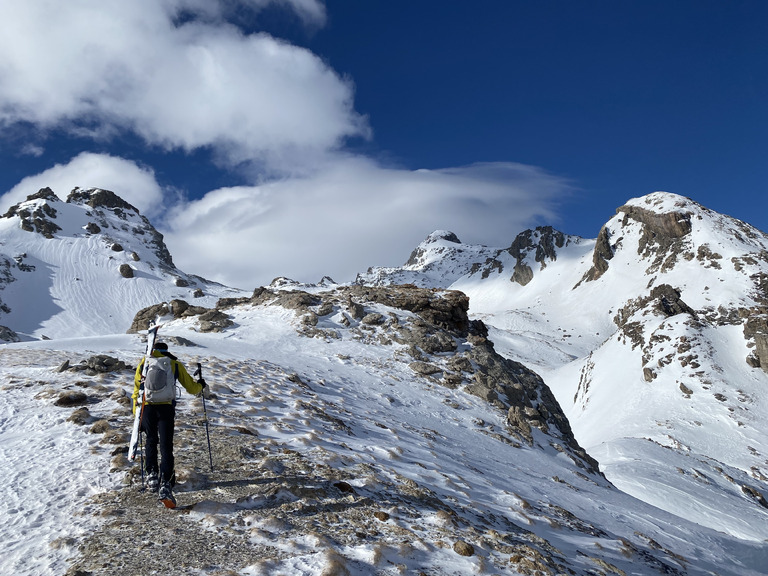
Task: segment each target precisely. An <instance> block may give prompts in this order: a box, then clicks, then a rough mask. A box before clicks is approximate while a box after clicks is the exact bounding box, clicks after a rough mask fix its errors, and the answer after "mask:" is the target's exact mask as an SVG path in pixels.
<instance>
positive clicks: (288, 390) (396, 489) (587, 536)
mask: <svg viewBox="0 0 768 576" xmlns="http://www.w3.org/2000/svg"><path fill="white" fill-rule="evenodd" d="M426 293H428V292H425V294H426ZM364 294H365V293H364V291H360V292H357V293H354V292H353V293H350V292H336V293H334V292H329V293H327V294H325V295H322V296H317V295H316V296H312V297H310V296H308V295H307V294H306V293H305V294H304V295H302V294H301V293H286V295H285V297H284V298H279V297H278V295H277V294H276V293H271V294H270V293H265V294H262V297H261V303H256V301H251V302H248V303H246V302H243V303H241V304H237V305H235V306H233V307H232V308H229V309H228V310H227V312H228V314H230V316H231V317H232V319H233V320H234V322H235V326H236V329H233V330H231V331H230V330H228V331H225V332H223V333H201V332H199V331H198V329H197V324H196V321H195V320H194V319H193V318H184V319H177V320H173V321H169V322H167V323H166V324H165V325H164V326H163V338H164V339H166V340H169V341H170V342H172V343H173V342H177V341H178V342H184V343H185V344H186V345H185V346H179V345H174V346H173V349H174V351H175V352H176V353H178V354H179V356H180V358H181V359H182V360H183V361H184V362H186V363H187V365H188V366H191V365H194V362H198V361H199V362H201V363H202V365H203V370H204V374H205V375H206V378H207V380H208V381H209V382H210V384H211V386H212V389H213V392H214V394H215V398H212V399H210V400H209V401H208V402H207V413H208V416H209V418H210V423H211V425H210V436H211V442H212V446H213V449H212V453H213V459H214V469H213V471H211V470H210V468H209V462H208V453H207V450H206V444H205V432H204V429H203V427H202V425H201V413H202V406H201V405H200V403H199V401H198V400H194V399H190V398H189V397H185V398H183V400H182V403H181V404H180V406H179V409H178V417H177V430H178V434H177V442H176V444H177V464H176V466H177V471H178V473H179V479H180V483H179V485H178V488H177V497H178V500H179V504H180V506H181V508H180V509H179V510H176V511H167V510H165V509H164V508H162V507H158V504H157V503H156V502H155V501H154V498H153V497H152V496H150V495H148V494H142V493H139V492H138V491H137V489H136V488H137V484H134V485H133V486H128V487H126V488H124V489H122V490H113V491H111V492H101V493H100V494H98V495H96V496H93V495H92V494H93V492H97V491H99V490H104V489H105V488H110V487H116V485H117V484H118V483H119V482H120V481H121V480H122V479H123V477H124V476H125V473H126V471H127V470H128V471H130V467H129V466H126V465H125V463H124V462H123V463H121V456H120V453H119V451H115V450H114V446H115V444H114V442H118V446H119V445H120V444H119V443H120V442H121V441H122V440H124V439H125V436H126V435H127V431H128V430H129V426H130V414H129V412H128V410H127V408H126V402H124V399H125V396H124V395H125V394H127V393H128V391H129V390H130V379H131V373H130V371H126V372H120V371H118V372H114V373H107V374H97V375H93V376H87V374H84V373H83V372H74V373H73V372H70V371H65V372H62V373H60V372H58V371H57V366H58V365H59V364H60V363H61V362H62V361H63V360H64V359H68V360H70V362H71V363H72V364H74V365H76V364H77V362H78V361H79V360H80V359H85V358H87V357H88V356H89V355H91V354H94V353H107V354H109V355H112V356H116V357H119V358H120V359H123V360H125V361H126V362H128V363H135V361H137V360H138V358H139V354H140V352H139V350H140V349H141V343H140V341H139V338H138V337H137V336H130V335H123V336H119V337H112V338H110V339H77V340H66V339H64V340H59V341H45V342H38V343H26V344H9V345H6V346H5V348H4V349H3V350H2V351H0V353H2V357H3V362H2V363H1V364H0V372H1V373H2V376H3V379H4V380H6V381H9V382H10V384H9V385H8V386H7V387H6V392H8V393H9V394H6V395H4V396H8V395H10V396H11V397H12V398H13V401H12V402H10V403H8V402H7V401H6V403H5V406H6V408H5V410H6V417H4V418H3V420H2V425H0V435H1V436H2V440H3V444H2V445H3V446H7V445H8V443H7V441H8V439H9V438H10V439H14V438H17V439H18V436H19V434H21V433H22V432H21V430H22V428H20V427H19V424H18V420H17V418H19V417H28V415H30V414H37V415H38V416H37V418H36V419H38V420H39V421H40V422H41V424H42V423H43V422H45V423H47V424H45V425H40V426H37V425H35V426H26V427H24V428H23V433H24V434H25V435H26V440H25V441H26V442H27V443H28V444H29V445H34V446H37V447H39V453H38V455H39V457H40V458H42V459H45V460H44V461H45V465H43V464H42V463H41V464H40V465H37V466H29V465H26V461H25V460H24V458H26V456H25V451H24V450H23V449H21V447H20V446H19V445H18V442H16V443H15V444H13V445H12V447H11V448H10V449H5V450H3V451H2V452H0V458H1V459H2V466H0V474H2V475H3V476H2V478H0V479H2V482H0V486H1V487H2V490H4V492H3V497H2V498H0V506H2V512H3V516H4V517H10V518H12V522H10V523H5V524H4V525H3V527H1V528H0V536H2V538H3V541H4V545H5V549H6V553H5V555H4V558H3V562H4V566H6V567H7V568H8V570H10V571H11V572H13V573H14V574H61V573H63V570H64V569H65V568H66V566H67V558H68V557H70V558H71V559H70V562H72V563H73V565H72V569H71V571H77V570H79V571H80V572H79V573H88V572H92V573H99V574H103V575H112V574H120V575H123V576H125V575H131V574H143V573H145V570H146V566H147V565H151V566H153V568H154V569H155V570H158V571H161V572H162V573H163V574H169V575H175V574H203V573H205V574H224V573H227V574H243V575H257V574H259V575H267V574H286V575H318V576H319V575H321V574H350V575H352V576H363V575H373V574H377V575H387V574H420V573H421V574H436V575H470V574H575V575H587V574H601V573H602V574H644V575H651V574H678V575H682V574H687V575H704V574H712V573H717V574H720V575H722V576H726V575H733V576H737V575H738V576H756V575H758V574H761V573H763V572H762V570H763V567H764V566H765V565H766V562H768V551H766V549H765V547H764V546H763V544H762V543H761V542H755V541H754V538H753V537H749V538H740V537H739V536H738V535H729V534H724V533H722V532H718V531H716V530H714V529H712V528H708V527H703V526H700V525H696V524H694V523H692V522H689V521H686V520H684V519H681V518H680V517H678V516H675V515H673V514H669V513H666V512H662V511H661V510H659V509H658V508H655V507H653V506H650V505H647V504H644V503H642V502H640V501H639V500H636V499H634V498H633V497H632V496H630V495H627V494H625V493H623V492H621V491H619V490H617V489H616V488H614V487H612V486H611V485H610V484H609V483H607V482H606V481H605V480H604V479H602V478H601V477H599V476H597V475H595V474H593V473H590V472H589V471H588V470H587V469H585V468H584V466H583V464H580V463H579V461H578V459H574V458H573V457H571V456H569V455H568V454H569V453H568V451H567V449H566V450H564V449H563V446H562V445H561V441H560V440H559V438H558V437H557V436H554V435H552V432H546V431H544V430H543V429H536V430H534V431H533V441H532V443H528V442H521V441H520V439H519V438H518V437H517V436H516V435H514V434H510V431H509V427H508V422H507V421H506V418H505V412H504V411H502V410H499V409H498V408H497V407H495V406H494V405H493V404H491V403H489V402H488V401H486V400H484V399H482V398H480V397H478V396H477V395H474V394H470V393H469V392H468V388H469V387H468V386H466V385H460V386H458V387H455V388H451V387H448V386H446V385H445V384H444V382H443V380H441V379H439V378H436V377H435V376H434V375H433V376H419V375H417V374H415V373H414V368H413V366H412V362H411V360H412V359H411V358H409V354H407V349H408V347H407V345H400V344H397V343H396V342H395V340H394V339H395V338H396V337H397V336H398V334H401V333H402V332H401V328H402V327H408V326H410V327H411V328H412V329H413V330H416V329H417V328H418V327H420V326H423V325H424V323H425V322H426V324H427V325H431V324H430V323H429V321H427V320H426V319H427V318H429V315H425V316H423V317H422V316H419V315H415V314H414V313H413V312H410V311H408V310H403V309H401V308H398V307H394V306H386V305H382V304H380V303H376V302H371V301H368V300H365V299H364V298H363V296H364ZM422 297H423V296H422ZM313 298H318V300H313ZM297 301H301V302H303V304H302V305H301V306H299V307H298V308H296V307H295V304H296V302H297ZM434 305H435V306H436V308H435V309H440V307H441V306H442V304H441V300H440V299H439V298H437V299H435V300H434ZM286 306H287V307H286ZM358 306H360V307H362V308H363V310H362V317H361V318H360V319H356V317H355V315H354V313H353V311H354V309H356V308H357V307H358ZM310 312H314V313H315V314H317V315H318V321H317V323H314V322H307V320H306V317H307V315H308V314H309V313H310ZM376 314H382V315H383V316H384V317H385V318H389V321H388V322H385V323H377V322H372V319H371V316H370V315H374V316H375V315H376ZM357 316H360V314H358V315H357ZM364 318H368V320H366V321H364V320H363V319H364ZM387 342H388V343H387ZM472 347H473V345H471V344H469V342H461V343H460V344H459V349H458V350H457V353H464V352H466V351H469V350H471V348H472ZM450 357H451V355H449V354H446V353H445V352H442V353H434V354H432V355H430V356H429V360H430V361H432V362H444V361H447V360H449V359H450ZM466 369H467V370H475V368H472V367H470V366H467V367H466ZM70 391H81V392H84V393H85V394H86V396H87V399H86V400H85V402H86V409H85V411H84V412H83V409H82V408H78V409H76V408H72V407H69V408H67V407H58V406H55V404H54V402H55V400H56V399H57V398H59V397H60V396H61V395H62V394H64V393H67V392H70ZM78 411H79V412H78ZM75 416H77V417H75ZM67 419H70V420H73V421H74V422H81V423H83V424H84V426H82V427H80V428H78V426H77V425H76V424H75V423H72V422H67ZM89 428H90V430H91V431H92V432H95V433H92V434H88V433H87V429H89ZM78 430H79V433H78ZM62 434H66V435H67V436H65V437H62V436H61V435H62ZM63 443H66V450H67V454H66V455H67V458H61V451H62V449H63V446H62V444H63ZM116 453H117V456H110V454H116ZM666 457H667V459H668V460H666V461H664V464H669V465H672V463H674V462H677V461H678V457H677V454H676V453H675V452H672V451H669V452H667V454H666ZM110 458H112V464H111V471H110V472H108V470H109V469H110V466H109V465H108V462H109V459H110ZM99 460H101V466H99V464H98V462H99ZM73 462H77V463H81V462H82V464H78V465H75V466H73V465H72V463H73ZM90 475H94V476H95V477H96V478H97V480H96V481H94V482H90V481H89V476H90ZM51 476H53V477H55V478H57V480H56V481H53V480H52V479H51ZM130 477H132V478H133V480H134V482H136V483H138V481H139V478H138V476H137V475H136V470H135V469H134V470H133V475H132V476H131V475H130V474H129V478H130ZM14 485H25V486H38V487H37V488H36V489H35V490H34V493H33V492H32V491H22V492H20V493H16V494H15V495H11V492H13V491H14V489H13V488H12V486H14ZM701 490H702V493H703V494H705V495H706V494H708V491H709V490H710V488H709V487H708V486H706V485H704V484H703V485H702V488H701ZM46 503H47V506H46ZM680 504H681V505H683V502H682V501H681V503H680ZM734 505H735V508H734V511H733V513H734V514H736V513H737V512H738V511H741V512H745V511H748V509H749V505H748V504H747V503H746V500H742V501H736V502H734ZM30 510H35V512H34V513H28V511H30ZM710 513H711V514H712V515H716V514H718V512H716V511H711V512H710ZM70 517H71V518H72V519H71V520H70ZM63 526H64V527H67V528H62V527H63ZM158 533H162V534H170V535H172V539H173V540H172V542H173V543H172V545H171V546H164V545H160V544H159V543H158V542H157V536H156V535H157V534H158ZM83 534H88V536H87V537H83ZM49 540H50V541H53V542H54V543H55V546H54V547H53V548H51V547H49V546H48V541H49ZM125 547H127V548H128V549H129V550H130V552H129V553H126V552H125Z"/></svg>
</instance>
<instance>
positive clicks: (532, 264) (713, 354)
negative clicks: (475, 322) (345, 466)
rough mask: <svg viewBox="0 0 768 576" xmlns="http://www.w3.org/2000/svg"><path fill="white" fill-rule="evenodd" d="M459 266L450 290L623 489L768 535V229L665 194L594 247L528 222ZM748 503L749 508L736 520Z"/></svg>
mask: <svg viewBox="0 0 768 576" xmlns="http://www.w3.org/2000/svg"><path fill="white" fill-rule="evenodd" d="M520 246H527V249H526V250H522V251H521V250H520V249H519V247H520ZM461 251H462V253H464V254H472V252H473V249H472V248H470V247H464V248H462V250H461ZM432 266H433V267H437V268H439V264H434V263H433V264H432ZM463 269H468V270H470V272H469V273H468V274H465V275H463V276H462V277H461V278H458V279H455V278H453V277H450V276H448V277H447V280H448V281H447V282H442V283H438V285H444V286H450V288H452V289H457V290H461V291H463V292H465V293H466V294H467V295H469V296H470V312H471V315H472V316H473V317H474V318H479V319H482V320H483V321H484V322H485V323H486V324H487V325H488V326H489V327H490V337H491V339H492V340H493V341H494V342H495V343H496V347H497V349H498V350H499V351H500V352H502V353H503V354H504V355H505V356H507V357H509V358H512V359H514V360H517V361H520V362H522V363H523V364H525V365H527V366H529V367H531V368H533V369H535V370H536V371H538V372H539V373H540V374H541V375H542V376H543V377H544V380H545V381H546V382H547V384H548V385H549V386H550V388H551V389H552V390H553V392H554V393H555V395H556V396H557V398H558V400H559V401H560V404H561V405H562V406H563V409H564V411H565V413H566V414H567V415H568V418H569V420H570V422H571V425H572V427H573V430H574V433H575V435H576V438H577V439H578V440H579V442H580V443H581V444H582V445H583V446H585V448H587V450H588V451H589V452H590V454H592V455H593V456H595V457H596V458H597V459H598V461H599V462H600V464H601V469H602V470H603V471H604V472H605V474H606V476H607V477H608V478H609V479H610V480H611V481H612V482H614V483H615V484H616V485H617V486H619V487H620V488H622V489H624V490H626V491H627V492H629V493H631V494H633V495H636V496H637V497H638V498H642V499H644V500H645V501H647V502H650V503H652V504H654V505H656V506H659V507H660V508H662V509H665V510H668V511H670V512H673V513H674V514H678V515H680V516H681V517H685V518H688V519H690V520H693V521H696V522H699V523H701V524H703V525H707V526H710V527H713V528H716V529H718V530H723V531H726V532H729V533H732V534H738V535H740V536H741V537H745V538H753V539H756V540H762V539H765V538H766V537H768V531H767V529H766V523H765V518H766V515H765V513H766V508H765V500H763V499H761V498H762V497H761V496H756V493H757V494H758V495H762V494H765V493H768V484H766V482H767V481H768V457H767V456H766V455H768V419H766V418H765V414H766V413H767V410H768V375H767V374H766V372H765V371H764V370H762V369H761V368H760V366H761V365H762V366H763V367H768V352H766V350H767V349H768V347H767V346H766V337H767V336H766V334H768V323H766V312H767V311H768V306H767V304H768V293H767V292H766V278H768V237H766V235H765V234H764V233H762V232H760V231H758V230H756V229H754V228H752V227H750V226H748V225H747V224H745V223H743V222H741V221H738V220H735V219H733V218H730V217H728V216H725V215H722V214H718V213H715V212H712V211H710V210H708V209H706V208H704V207H703V206H700V205H699V204H697V203H696V202H693V201H691V200H690V199H687V198H683V197H681V196H677V195H674V194H668V193H660V192H659V193H654V194H650V195H648V196H645V197H642V198H636V199H633V200H630V201H629V202H628V203H627V204H626V205H625V206H622V207H620V208H619V209H618V210H617V214H616V216H615V217H614V218H612V219H611V220H610V221H609V222H608V223H606V225H605V226H604V227H603V229H602V230H601V231H600V234H599V235H598V237H597V239H595V240H584V239H580V238H573V237H567V236H564V235H559V234H558V233H553V232H552V231H551V230H546V229H537V230H533V231H526V232H525V233H523V234H521V235H520V236H519V237H518V238H517V239H516V240H515V242H514V243H513V244H512V247H510V248H509V249H506V250H498V251H497V255H496V256H495V257H494V258H493V259H491V260H485V261H482V260H480V259H478V260H475V261H474V263H473V262H471V261H465V262H463ZM412 273H413V272H412ZM391 278H397V276H396V273H395V271H390V272H389V274H388V275H379V279H380V281H381V282H382V283H387V282H389V281H390V279H391ZM427 284H428V282H427ZM670 451H673V452H674V453H675V454H676V455H677V457H678V458H679V460H677V461H676V460H675V459H674V458H673V459H670V458H669V457H668V456H669V453H670ZM705 487H706V490H704V491H703V490H702V489H703V488H705ZM745 498H747V499H752V503H753V504H754V505H753V506H752V508H751V510H750V512H749V513H746V512H744V513H742V512H741V511H740V512H738V513H736V514H730V513H729V511H730V510H734V509H735V508H734V501H743V500H744V499H745ZM736 509H739V508H736ZM712 510H717V511H718V513H717V514H714V513H712ZM739 510H740V509H739Z"/></svg>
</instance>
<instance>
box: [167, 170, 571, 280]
mask: <svg viewBox="0 0 768 576" xmlns="http://www.w3.org/2000/svg"><path fill="white" fill-rule="evenodd" d="M568 188H569V186H568V183H567V182H566V181H564V180H562V179H560V178H557V177H554V176H551V175H549V174H546V173H545V172H543V171H542V170H540V169H538V168H534V167H530V166H524V165H520V164H512V163H496V164H477V165H473V166H467V167H462V168H452V169H446V170H432V171H429V170H418V171H408V170H397V169H388V168H382V167H380V166H377V165H376V164H374V163H372V162H371V161H368V160H364V159H360V158H356V159H346V160H344V161H339V162H336V163H334V164H332V165H329V166H327V167H326V169H325V170H323V171H322V172H320V173H318V174H317V175H315V176H313V177H308V178H294V179H286V180H282V181H277V182H272V183H269V184H265V185H262V186H254V187H238V188H224V189H220V190H215V191H212V192H210V193H209V194H207V195H206V196H205V197H204V198H202V199H200V200H197V201H194V202H190V203H188V204H184V205H181V206H179V207H177V209H176V211H175V213H174V214H173V216H172V218H171V222H172V224H171V230H170V231H164V233H165V237H166V241H167V243H168V245H169V248H170V250H171V253H172V254H173V255H174V261H175V262H176V264H177V265H178V266H179V267H180V268H182V269H183V270H185V271H187V272H193V273H196V274H200V275H202V276H205V277H207V278H210V279H214V280H218V281H220V282H223V283H225V284H228V285H231V286H238V287H242V288H246V289H250V288H253V287H255V286H257V285H265V284H268V283H269V282H271V280H272V279H273V278H274V277H276V276H288V277H290V278H293V279H295V280H301V281H306V282H315V281H318V280H319V279H320V278H321V277H322V276H324V275H329V276H331V277H333V278H334V279H335V280H337V281H349V280H353V279H354V276H355V274H356V273H357V272H361V271H364V270H365V269H366V268H368V267H369V266H378V265H381V266H392V265H400V264H403V263H404V262H405V260H406V259H407V258H408V255H409V254H410V252H411V250H413V248H415V247H416V245H417V244H418V243H419V242H421V240H423V239H424V238H425V237H426V236H427V234H429V233H430V232H432V231H434V230H437V229H448V230H451V231H453V232H455V233H456V234H457V235H458V236H459V238H461V240H462V241H463V242H467V243H479V244H487V245H492V246H500V247H503V246H508V245H509V244H510V243H511V242H512V240H513V239H514V236H515V235H516V234H517V233H518V232H520V231H522V230H523V229H525V228H526V227H529V226H532V225H535V224H536V223H539V222H540V221H541V220H546V221H547V222H548V223H551V222H552V221H553V220H554V219H555V215H554V212H553V210H552V206H553V204H554V203H556V202H557V201H558V200H559V199H560V198H562V196H563V194H565V193H566V192H567V190H568Z"/></svg>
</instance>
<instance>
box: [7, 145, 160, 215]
mask: <svg viewBox="0 0 768 576" xmlns="http://www.w3.org/2000/svg"><path fill="white" fill-rule="evenodd" d="M75 187H80V188H105V189H107V190H112V191H113V192H115V193H116V194H118V195H119V196H121V197H122V198H123V199H124V200H126V201H127V202H129V203H130V204H133V205H134V206H135V207H136V208H138V209H139V211H141V213H142V214H144V215H145V216H147V217H150V218H151V217H152V216H153V215H155V214H157V210H158V208H159V207H160V205H161V203H162V200H163V193H162V189H161V188H160V185H159V184H158V183H157V181H156V180H155V175H154V173H153V171H152V170H150V169H148V168H144V167H141V166H138V165H137V164H136V163H135V162H132V161H130V160H125V159H123V158H116V157H114V156H108V155H104V154H91V153H87V152H85V153H82V154H80V155H78V156H76V157H75V158H73V159H72V160H70V161H69V162H68V163H67V164H56V165H55V166H53V167H52V168H49V169H48V170H45V171H44V172H41V173H40V174H36V175H34V176H28V177H26V178H24V179H23V180H22V181H21V182H19V183H18V184H17V185H16V186H14V187H13V188H12V189H11V190H9V191H8V192H7V193H6V194H4V195H3V196H0V213H5V211H6V210H7V209H8V208H9V207H11V206H13V205H14V204H17V203H18V202H21V201H22V200H24V199H25V198H26V197H27V196H29V195H30V194H34V193H35V192H37V191H38V190H40V189H41V188H50V189H51V190H53V191H54V192H55V193H56V195H57V196H58V197H59V198H61V199H62V200H65V199H66V197H67V196H68V195H69V193H70V192H71V191H72V190H73V189H74V188H75Z"/></svg>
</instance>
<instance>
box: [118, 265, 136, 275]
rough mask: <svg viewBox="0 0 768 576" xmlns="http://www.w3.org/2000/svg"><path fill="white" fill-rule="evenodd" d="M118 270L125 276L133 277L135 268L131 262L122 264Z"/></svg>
mask: <svg viewBox="0 0 768 576" xmlns="http://www.w3.org/2000/svg"><path fill="white" fill-rule="evenodd" d="M118 270H119V272H120V276H122V277H123V278H133V268H131V265H130V264H120V268H118Z"/></svg>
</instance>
